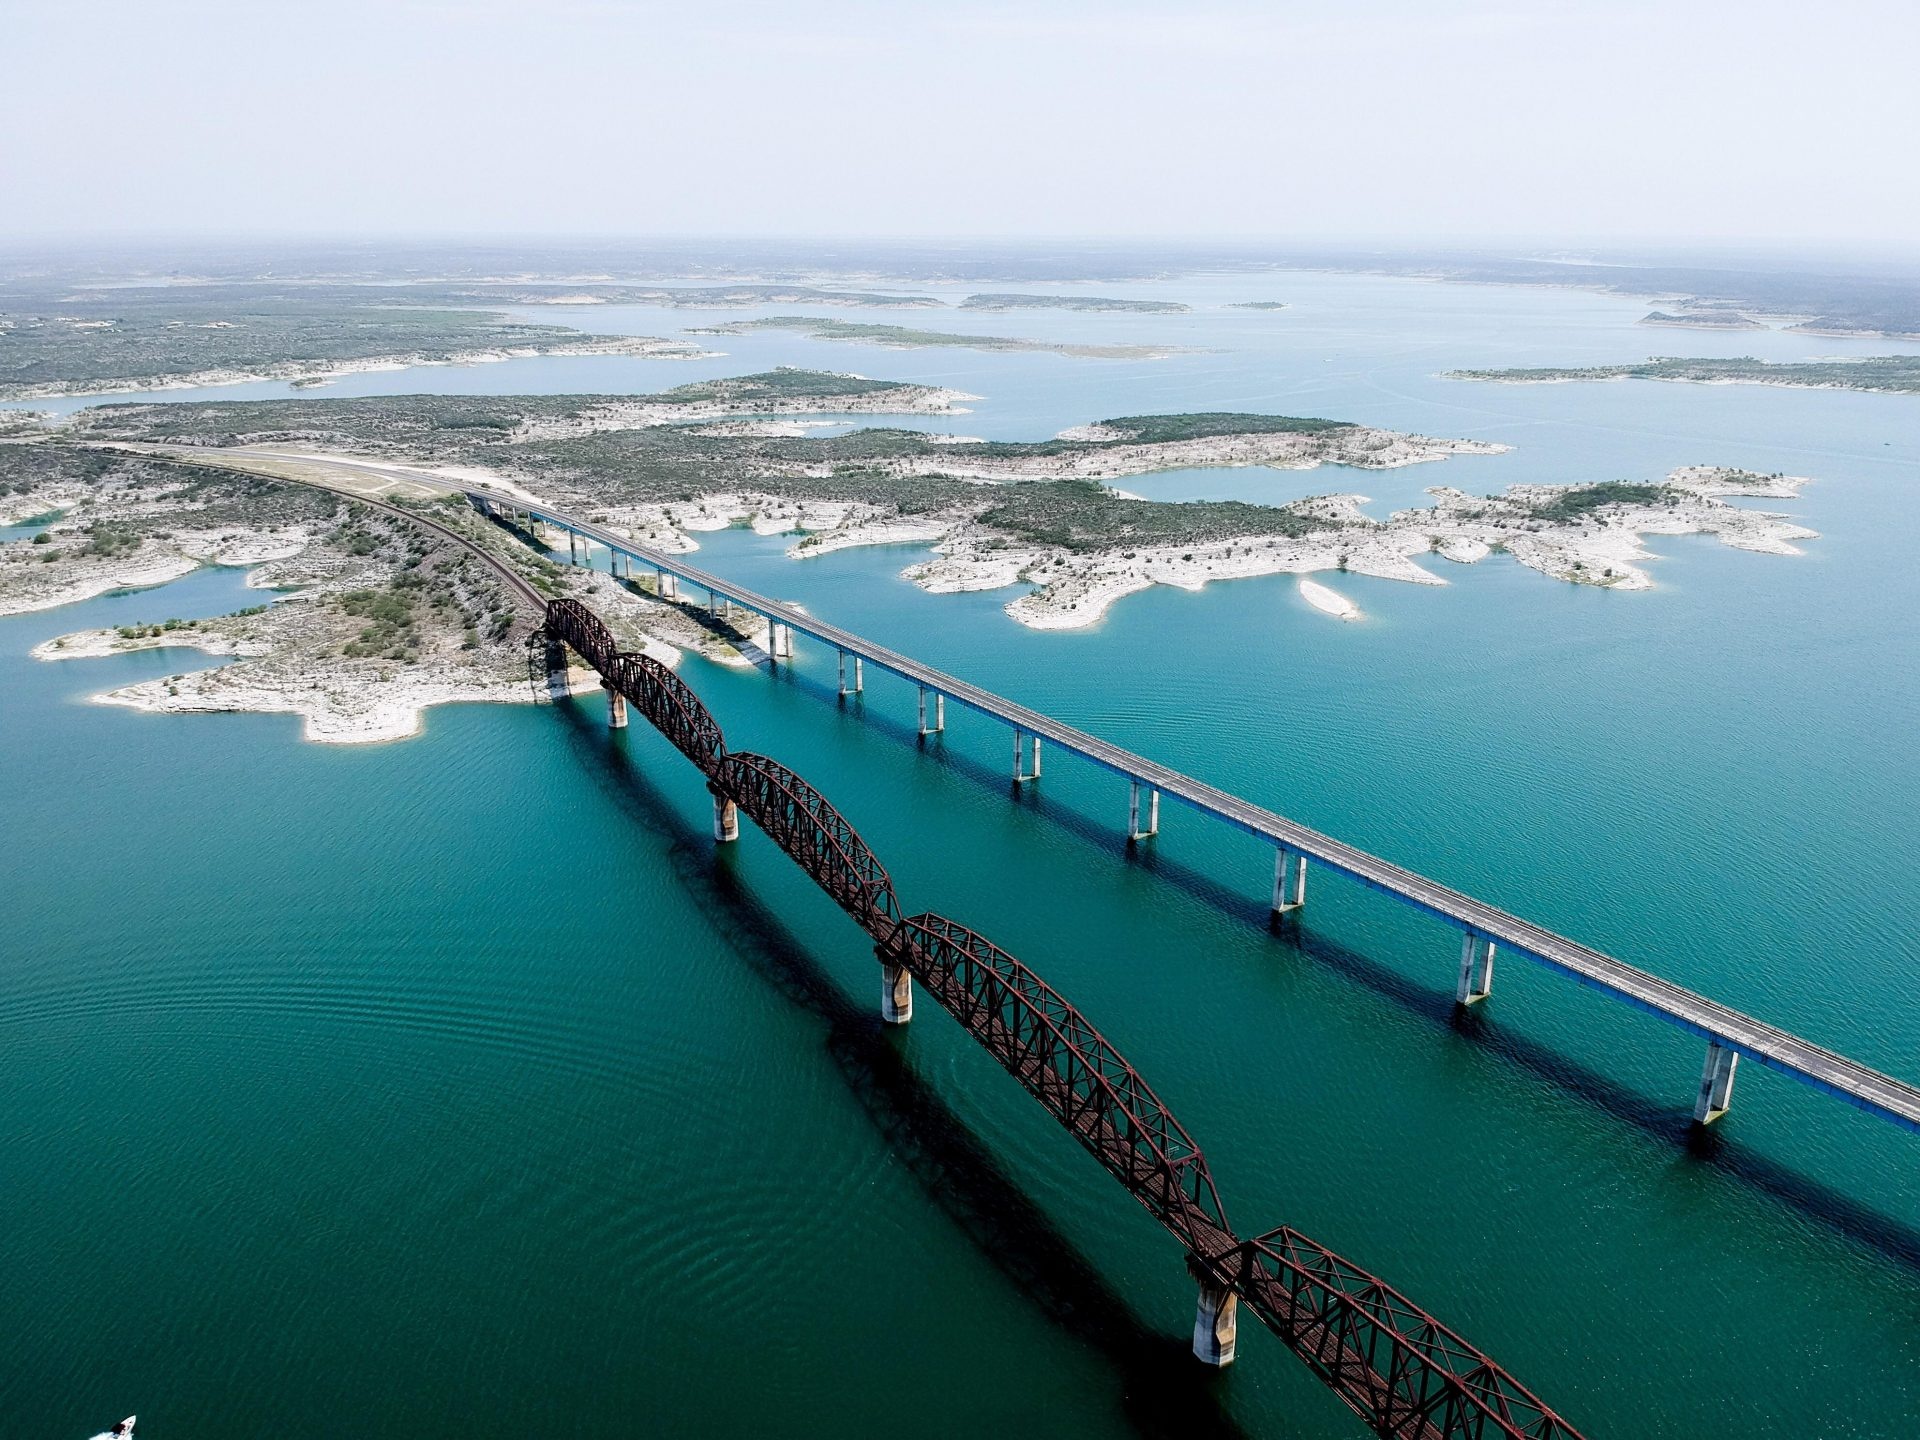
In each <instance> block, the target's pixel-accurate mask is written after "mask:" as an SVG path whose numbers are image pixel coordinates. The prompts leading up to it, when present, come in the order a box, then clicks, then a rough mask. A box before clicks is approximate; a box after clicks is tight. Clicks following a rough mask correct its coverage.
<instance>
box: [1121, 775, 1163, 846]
mask: <svg viewBox="0 0 1920 1440" xmlns="http://www.w3.org/2000/svg"><path fill="white" fill-rule="evenodd" d="M1128 783H1129V787H1130V788H1129V790H1128V795H1127V838H1128V839H1129V840H1145V839H1146V838H1147V837H1148V836H1150V835H1158V834H1159V833H1160V792H1159V791H1158V790H1151V789H1149V790H1148V791H1147V823H1146V825H1145V826H1144V827H1143V826H1142V825H1141V824H1140V791H1141V790H1142V788H1144V787H1142V785H1141V784H1140V782H1139V781H1138V780H1133V781H1130V782H1128Z"/></svg>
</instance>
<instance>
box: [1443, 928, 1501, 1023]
mask: <svg viewBox="0 0 1920 1440" xmlns="http://www.w3.org/2000/svg"><path fill="white" fill-rule="evenodd" d="M1492 993H1493V941H1491V940H1489V939H1488V938H1487V937H1486V936H1484V935H1476V934H1474V933H1473V931H1471V930H1469V931H1468V932H1467V933H1466V937H1465V939H1463V940H1462V941H1461V943H1460V985H1459V988H1458V989H1456V990H1455V991H1454V995H1453V998H1454V999H1455V1000H1456V1001H1457V1002H1458V1003H1460V1004H1462V1005H1472V1004H1475V1003H1476V1002H1478V1001H1481V1000H1484V999H1486V998H1487V996H1489V995H1491V994H1492Z"/></svg>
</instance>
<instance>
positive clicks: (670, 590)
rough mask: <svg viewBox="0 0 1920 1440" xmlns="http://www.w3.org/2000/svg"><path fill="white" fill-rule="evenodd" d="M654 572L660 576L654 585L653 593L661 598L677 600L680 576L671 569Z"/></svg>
mask: <svg viewBox="0 0 1920 1440" xmlns="http://www.w3.org/2000/svg"><path fill="white" fill-rule="evenodd" d="M654 574H656V575H657V576H659V577H660V578H659V583H658V584H657V585H655V586H654V593H655V594H657V595H658V596H659V597H660V598H661V599H662V600H678V599H679V598H680V577H679V576H678V575H675V574H674V573H673V572H672V571H671V570H656V571H655V572H654Z"/></svg>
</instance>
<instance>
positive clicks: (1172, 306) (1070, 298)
mask: <svg viewBox="0 0 1920 1440" xmlns="http://www.w3.org/2000/svg"><path fill="white" fill-rule="evenodd" d="M960 308H961V309H962V310H1078V311H1082V312H1084V313H1088V314H1092V313H1097V312H1101V311H1115V312H1120V313H1125V314H1132V315H1186V314H1190V313H1191V312H1192V310H1193V307H1192V306H1191V305H1182V304H1180V303H1179V302H1178V301H1175V300H1113V299H1108V298H1105V297H1103V296H1099V295H1013V294H1008V295H969V296H968V297H967V298H966V299H964V300H962V301H961V302H960Z"/></svg>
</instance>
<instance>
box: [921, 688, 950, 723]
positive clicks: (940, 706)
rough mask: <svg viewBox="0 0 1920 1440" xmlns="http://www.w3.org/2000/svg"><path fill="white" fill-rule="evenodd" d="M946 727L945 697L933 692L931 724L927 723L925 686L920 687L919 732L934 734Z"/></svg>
mask: <svg viewBox="0 0 1920 1440" xmlns="http://www.w3.org/2000/svg"><path fill="white" fill-rule="evenodd" d="M946 728H947V697H946V696H944V695H942V694H941V693H940V692H939V691H937V690H936V691H934V692H933V724H932V725H928V724H927V687H926V686H924V685H922V686H921V687H920V733H921V734H922V735H934V734H937V733H938V732H940V731H942V730H944V729H946Z"/></svg>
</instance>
